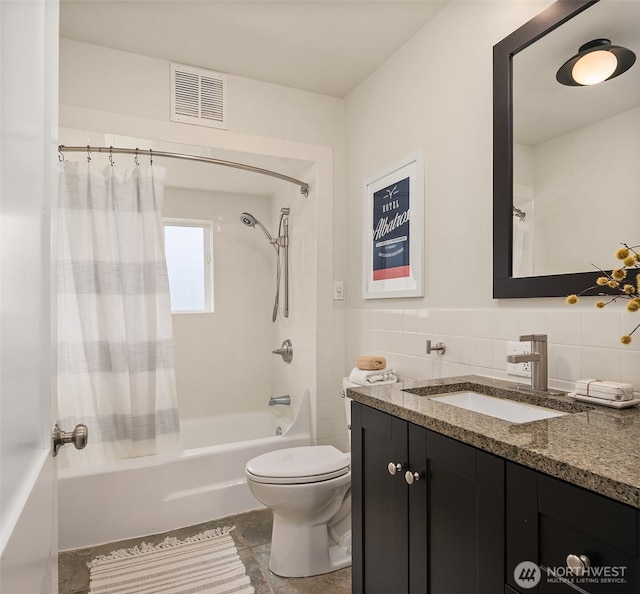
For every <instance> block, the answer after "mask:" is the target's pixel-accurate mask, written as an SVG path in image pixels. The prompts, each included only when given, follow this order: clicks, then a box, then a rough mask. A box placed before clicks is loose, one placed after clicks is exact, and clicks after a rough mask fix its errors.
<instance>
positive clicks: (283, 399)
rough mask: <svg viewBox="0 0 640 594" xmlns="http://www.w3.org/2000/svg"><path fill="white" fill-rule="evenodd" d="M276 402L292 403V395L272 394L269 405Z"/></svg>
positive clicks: (273, 404)
mask: <svg viewBox="0 0 640 594" xmlns="http://www.w3.org/2000/svg"><path fill="white" fill-rule="evenodd" d="M276 404H291V396H289V394H287V395H286V396H271V398H269V406H275V405H276Z"/></svg>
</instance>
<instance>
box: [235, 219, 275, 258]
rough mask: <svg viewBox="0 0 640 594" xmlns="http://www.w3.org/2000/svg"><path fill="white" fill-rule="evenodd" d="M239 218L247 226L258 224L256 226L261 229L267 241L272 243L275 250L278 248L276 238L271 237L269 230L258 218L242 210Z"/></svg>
mask: <svg viewBox="0 0 640 594" xmlns="http://www.w3.org/2000/svg"><path fill="white" fill-rule="evenodd" d="M240 220H241V221H242V224H243V225H246V226H247V227H255V226H256V225H258V227H260V229H262V232H263V233H264V234H265V235H266V236H267V239H268V240H269V243H270V244H271V245H273V247H274V248H275V250H276V252H277V251H278V248H277V246H276V240H275V239H274V238H273V237H271V233H269V231H267V229H266V228H265V226H264V225H263V224H262V223H261V222H260V221H259V220H258V219H256V217H254V216H253V215H252V214H251V213H250V212H243V213H242V214H241V215H240Z"/></svg>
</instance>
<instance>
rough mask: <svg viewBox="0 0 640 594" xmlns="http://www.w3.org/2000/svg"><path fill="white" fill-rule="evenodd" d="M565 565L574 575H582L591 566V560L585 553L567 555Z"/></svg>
mask: <svg viewBox="0 0 640 594" xmlns="http://www.w3.org/2000/svg"><path fill="white" fill-rule="evenodd" d="M567 567H568V569H569V571H570V572H571V573H572V574H573V575H575V576H576V577H580V576H582V575H584V573H585V571H586V570H587V569H589V567H591V561H590V560H589V557H587V556H586V555H573V554H571V555H567Z"/></svg>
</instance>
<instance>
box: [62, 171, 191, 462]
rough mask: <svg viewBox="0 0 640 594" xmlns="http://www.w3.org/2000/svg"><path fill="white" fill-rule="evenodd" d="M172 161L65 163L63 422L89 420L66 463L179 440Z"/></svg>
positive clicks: (140, 452)
mask: <svg viewBox="0 0 640 594" xmlns="http://www.w3.org/2000/svg"><path fill="white" fill-rule="evenodd" d="M164 174H165V172H164V169H162V168H159V167H157V166H154V167H148V166H139V167H133V166H132V167H130V168H126V169H125V168H120V167H118V166H107V167H106V168H105V169H102V168H100V167H99V166H97V165H92V164H91V163H87V162H68V161H65V162H64V163H63V165H62V168H61V178H60V209H59V211H60V212H59V221H60V228H59V239H60V241H59V262H58V267H59V268H58V271H59V273H58V389H57V392H58V413H59V418H60V425H61V426H62V427H63V428H64V429H67V430H71V429H72V428H73V427H74V426H75V425H76V424H77V423H84V424H85V425H86V426H87V427H88V429H89V444H88V445H87V447H86V449H84V450H82V451H75V450H73V449H72V448H65V449H64V450H63V456H64V457H65V459H66V462H67V463H71V464H73V465H88V464H95V463H100V462H106V461H112V460H119V459H125V458H132V457H136V456H144V455H149V454H160V453H162V452H167V451H171V450H176V449H177V447H178V433H179V422H178V402H177V396H176V387H175V375H174V363H173V341H172V328H171V307H170V304H169V284H168V278H167V269H166V263H165V258H164V249H163V241H162V226H161V212H162V201H163V192H164Z"/></svg>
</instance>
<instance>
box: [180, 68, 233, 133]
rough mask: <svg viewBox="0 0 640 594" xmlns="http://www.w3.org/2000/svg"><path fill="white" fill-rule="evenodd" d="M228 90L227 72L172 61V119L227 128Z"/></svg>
mask: <svg viewBox="0 0 640 594" xmlns="http://www.w3.org/2000/svg"><path fill="white" fill-rule="evenodd" d="M226 91H227V77H226V76H225V75H224V74H220V73H219V72H212V71H210V70H203V69H202V68H195V67H193V66H183V65H181V64H171V120H172V121H174V122H184V123H188V124H198V125H200V126H210V127H213V128H225V129H226V127H227V123H226V110H225V108H226V105H225V104H226Z"/></svg>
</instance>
